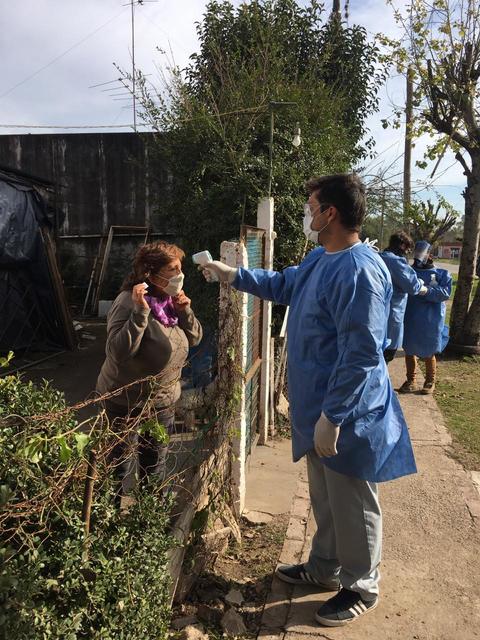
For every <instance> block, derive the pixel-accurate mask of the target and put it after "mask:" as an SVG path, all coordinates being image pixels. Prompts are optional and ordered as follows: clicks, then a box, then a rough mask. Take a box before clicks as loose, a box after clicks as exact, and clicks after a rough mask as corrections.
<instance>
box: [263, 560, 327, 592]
mask: <svg viewBox="0 0 480 640" xmlns="http://www.w3.org/2000/svg"><path fill="white" fill-rule="evenodd" d="M275 575H276V576H278V577H279V578H280V580H283V581H284V582H289V583H290V584H306V585H309V586H311V587H318V588H319V589H323V590H325V591H338V589H339V588H340V582H339V580H338V579H335V578H332V579H331V580H326V581H325V582H321V581H320V580H317V579H316V578H314V577H313V576H312V575H311V574H310V573H308V571H307V570H306V569H305V565H304V564H282V565H280V566H279V567H277V570H276V571H275Z"/></svg>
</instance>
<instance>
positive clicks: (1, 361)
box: [0, 351, 14, 368]
mask: <svg viewBox="0 0 480 640" xmlns="http://www.w3.org/2000/svg"><path fill="white" fill-rule="evenodd" d="M13 357H14V355H13V351H9V352H8V354H7V356H6V357H5V358H0V368H4V367H8V365H9V364H10V360H12V358H13Z"/></svg>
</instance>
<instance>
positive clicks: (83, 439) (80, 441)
mask: <svg viewBox="0 0 480 640" xmlns="http://www.w3.org/2000/svg"><path fill="white" fill-rule="evenodd" d="M75 440H76V442H77V451H78V455H79V456H83V451H84V449H85V447H86V446H87V444H88V443H89V441H90V437H89V436H88V435H87V434H86V433H76V434H75Z"/></svg>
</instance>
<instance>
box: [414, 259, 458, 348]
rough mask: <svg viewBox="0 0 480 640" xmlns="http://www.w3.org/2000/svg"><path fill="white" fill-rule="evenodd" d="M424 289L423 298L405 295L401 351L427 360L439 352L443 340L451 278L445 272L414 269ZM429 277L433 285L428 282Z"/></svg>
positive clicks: (444, 270) (444, 341)
mask: <svg viewBox="0 0 480 640" xmlns="http://www.w3.org/2000/svg"><path fill="white" fill-rule="evenodd" d="M415 272H416V274H417V275H418V277H419V278H421V279H422V280H423V281H424V282H425V285H426V286H427V287H428V293H426V294H425V295H424V296H408V302H407V309H406V311H405V319H404V334H403V350H404V351H405V353H406V354H407V355H409V356H420V357H421V358H428V357H429V356H432V355H434V354H435V353H440V352H441V351H443V349H444V348H445V346H446V344H447V342H448V341H446V340H445V312H446V307H445V300H448V299H449V297H450V295H451V293H452V276H451V275H450V274H449V272H448V271H447V270H446V269H436V268H433V269H415ZM432 275H435V280H436V281H435V282H434V283H432Z"/></svg>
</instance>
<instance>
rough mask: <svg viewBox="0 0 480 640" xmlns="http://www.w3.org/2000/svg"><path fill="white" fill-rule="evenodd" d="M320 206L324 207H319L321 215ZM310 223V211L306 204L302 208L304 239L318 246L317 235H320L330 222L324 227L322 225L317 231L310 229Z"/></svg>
mask: <svg viewBox="0 0 480 640" xmlns="http://www.w3.org/2000/svg"><path fill="white" fill-rule="evenodd" d="M322 206H325V205H320V212H321V213H323V211H322V210H321V208H322ZM312 222H313V215H312V209H311V207H310V205H309V204H308V202H307V203H306V204H305V206H304V207H303V233H304V234H305V237H306V239H307V240H309V241H310V242H314V243H315V244H318V241H319V235H320V233H322V231H323V230H324V229H326V228H327V227H328V225H329V224H330V220H329V221H328V222H327V224H326V225H324V226H323V227H322V228H321V229H319V230H318V231H315V230H314V229H312Z"/></svg>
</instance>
